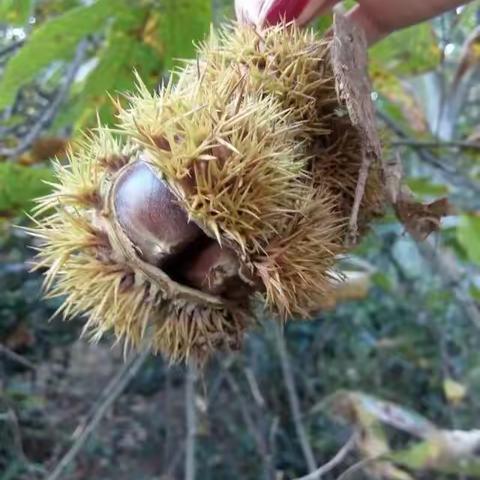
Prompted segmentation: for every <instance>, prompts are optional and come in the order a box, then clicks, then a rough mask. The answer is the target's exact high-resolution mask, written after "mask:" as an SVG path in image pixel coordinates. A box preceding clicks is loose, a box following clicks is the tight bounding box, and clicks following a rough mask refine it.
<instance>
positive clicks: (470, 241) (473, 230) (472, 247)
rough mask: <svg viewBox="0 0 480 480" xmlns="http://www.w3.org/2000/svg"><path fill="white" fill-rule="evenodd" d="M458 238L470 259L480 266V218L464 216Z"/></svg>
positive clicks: (461, 218)
mask: <svg viewBox="0 0 480 480" xmlns="http://www.w3.org/2000/svg"><path fill="white" fill-rule="evenodd" d="M457 238H458V241H459V242H460V245H462V247H463V248H464V249H465V251H466V253H467V255H468V258H469V259H470V260H471V261H472V262H475V263H477V264H479V265H480V216H477V215H462V216H461V217H460V224H459V226H458V229H457Z"/></svg>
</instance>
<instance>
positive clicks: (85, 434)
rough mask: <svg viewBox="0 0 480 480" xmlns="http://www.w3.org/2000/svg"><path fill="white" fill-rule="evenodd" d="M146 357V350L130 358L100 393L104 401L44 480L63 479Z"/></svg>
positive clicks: (147, 353) (147, 354) (147, 352)
mask: <svg viewBox="0 0 480 480" xmlns="http://www.w3.org/2000/svg"><path fill="white" fill-rule="evenodd" d="M148 356H149V351H148V350H144V351H142V352H141V353H139V354H136V355H134V356H132V357H131V358H130V360H129V361H128V362H127V363H126V364H125V365H124V366H123V367H122V368H121V370H120V371H119V372H118V374H117V375H116V376H115V377H114V378H113V379H112V380H111V382H110V383H109V384H108V385H107V387H106V388H105V390H104V391H103V392H102V396H104V401H103V402H102V403H101V404H100V405H99V406H98V409H97V411H96V412H95V415H94V416H93V417H92V419H91V420H90V421H89V422H88V423H87V424H85V425H84V426H83V427H82V428H81V431H79V430H78V429H77V430H76V432H77V435H78V436H77V438H76V440H75V442H74V444H73V445H72V446H71V447H70V449H69V450H68V451H67V453H66V454H65V455H64V456H63V457H62V459H61V460H60V462H59V463H58V464H57V466H56V467H55V469H54V470H53V471H52V473H50V475H49V476H48V477H47V478H46V480H59V479H60V478H65V477H62V475H63V472H64V470H65V469H66V468H67V467H68V465H69V464H70V463H71V462H72V461H73V460H74V459H75V457H76V456H77V455H78V453H79V452H80V451H81V449H82V448H83V446H84V445H85V442H86V441H87V440H88V438H89V437H90V435H91V434H92V433H93V432H94V431H95V429H96V428H97V426H98V424H99V423H100V421H101V420H102V418H103V416H104V415H105V413H106V412H107V410H108V409H109V408H110V407H111V406H112V405H113V403H114V402H115V401H116V400H117V398H118V397H119V396H120V394H121V393H122V392H123V390H124V389H125V388H126V386H127V385H128V384H129V383H130V381H131V380H132V378H133V377H134V376H135V375H136V374H137V372H138V371H139V370H140V368H141V366H142V365H143V364H144V362H145V360H146V359H147V358H148Z"/></svg>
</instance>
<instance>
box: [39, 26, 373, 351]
mask: <svg viewBox="0 0 480 480" xmlns="http://www.w3.org/2000/svg"><path fill="white" fill-rule="evenodd" d="M331 50H332V41H331V40H320V39H318V38H317V37H316V35H315V34H314V33H312V32H311V31H309V30H300V29H298V28H297V27H295V26H294V25H279V26H275V27H271V28H268V29H264V30H262V31H257V30H255V29H253V28H252V27H246V26H244V27H242V26H237V25H235V26H232V27H227V28H225V29H224V30H222V31H221V32H220V33H218V34H212V35H211V37H210V39H209V40H208V41H207V42H206V43H205V44H203V45H201V46H200V48H199V56H198V59H197V60H195V61H193V62H191V63H188V64H186V66H185V67H184V68H183V69H181V70H180V71H178V72H176V75H175V77H176V78H175V80H174V81H172V82H171V83H169V84H168V85H166V86H164V87H163V88H162V89H161V91H160V92H159V93H152V92H150V91H148V90H147V89H146V88H145V86H144V85H143V84H142V83H141V80H140V79H139V80H138V91H137V92H136V93H134V94H132V95H131V96H130V97H129V105H128V107H127V108H125V109H121V110H120V113H119V122H118V126H117V128H116V136H114V135H113V134H112V133H111V132H110V131H109V130H108V129H106V128H103V127H99V128H98V129H97V131H96V133H94V134H92V135H91V136H90V137H89V138H88V139H87V140H85V142H84V144H83V145H81V147H80V148H79V149H78V150H76V152H75V153H72V154H71V156H70V159H69V163H68V164H67V165H65V166H64V165H61V164H60V163H58V162H57V163H56V167H55V168H56V171H57V178H58V183H57V184H56V185H55V187H54V191H53V193H51V194H50V195H49V196H47V197H44V198H43V199H41V200H40V201H39V205H38V207H37V218H38V219H37V225H36V227H35V228H34V229H33V230H32V233H33V234H34V235H36V236H37V237H39V238H40V244H41V245H40V247H39V256H38V262H37V266H38V268H46V269H47V273H46V286H47V288H48V289H49V291H50V295H52V296H65V301H64V303H63V305H62V307H61V309H60V310H61V311H62V312H63V314H64V315H65V316H67V317H69V316H72V315H78V314H85V315H86V316H87V318H88V320H87V323H86V327H85V329H86V331H89V332H91V333H92V334H93V336H94V338H99V337H101V336H102V335H103V334H104V333H106V332H108V331H113V332H114V334H115V335H116V337H117V338H119V339H124V340H125V341H126V343H127V344H130V343H131V344H134V345H138V344H139V343H140V342H141V340H142V338H145V337H147V338H148V340H149V342H150V343H151V345H152V348H153V349H154V350H156V351H162V352H164V353H165V354H166V355H167V356H168V357H170V358H171V359H173V360H178V359H183V358H185V357H188V356H190V355H193V356H195V358H197V359H203V358H205V357H207V356H208V354H209V353H210V352H212V351H214V350H216V349H219V348H237V347H238V346H239V345H240V343H241V339H242V336H243V333H244V331H245V329H246V328H248V327H249V326H250V325H252V322H253V317H254V314H253V313H252V306H251V304H252V299H254V298H255V297H261V298H263V301H264V302H265V304H266V306H267V307H268V309H269V310H270V311H271V312H273V313H274V314H275V315H277V316H278V317H279V318H281V319H286V318H288V317H290V316H301V317H307V316H309V315H311V314H312V313H315V312H316V311H318V309H319V307H320V306H321V305H322V302H323V301H324V299H325V298H326V297H328V295H329V292H330V290H331V288H332V272H333V269H334V266H335V259H336V257H337V256H338V255H339V254H342V253H344V252H345V251H346V247H345V240H346V237H347V233H348V232H347V230H348V221H349V215H350V212H351V210H352V206H353V202H354V198H355V192H356V187H357V180H358V175H359V170H360V166H361V163H362V155H363V154H364V151H365V148H364V143H365V142H364V139H363V138H362V129H361V128H359V127H358V125H355V124H354V123H353V122H352V119H351V114H349V110H348V105H346V104H345V102H344V101H343V100H342V99H341V98H339V88H338V79H337V77H336V75H335V71H334V67H335V65H334V64H333V63H332V51H331ZM362 152H363V153H362ZM381 203H382V189H381V183H380V174H379V168H378V166H377V165H376V163H375V162H374V163H373V166H372V168H371V173H370V175H369V177H368V181H367V183H366V186H365V192H364V195H363V200H362V204H361V209H360V215H359V226H360V229H361V230H364V229H366V227H367V226H368V223H369V222H370V220H371V218H372V217H373V216H374V215H376V214H377V213H378V211H379V209H380V206H381ZM52 211H53V213H52Z"/></svg>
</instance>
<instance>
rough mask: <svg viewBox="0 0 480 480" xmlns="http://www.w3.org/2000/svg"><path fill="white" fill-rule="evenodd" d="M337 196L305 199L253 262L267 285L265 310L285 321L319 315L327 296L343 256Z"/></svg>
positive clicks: (341, 226) (342, 226)
mask: <svg viewBox="0 0 480 480" xmlns="http://www.w3.org/2000/svg"><path fill="white" fill-rule="evenodd" d="M335 200H336V199H335V197H334V196H331V195H328V194H324V195H318V196H317V197H313V196H312V197H310V198H307V199H305V203H304V206H303V209H302V211H301V212H299V213H296V214H294V215H289V216H288V221H286V222H285V228H284V229H283V231H282V232H280V235H279V236H278V237H277V239H275V240H274V241H272V242H271V243H270V244H269V246H268V248H267V251H266V254H265V255H263V256H260V257H258V258H257V259H256V260H255V267H256V271H257V274H258V275H259V277H260V278H261V279H262V281H263V283H264V285H265V294H264V300H265V303H266V305H267V307H268V308H269V309H270V310H271V311H273V312H274V313H277V314H278V315H279V316H280V318H282V319H283V320H287V318H289V317H291V316H300V317H303V318H308V317H309V316H311V315H312V314H315V313H317V312H318V311H319V310H320V308H321V305H322V303H323V302H324V300H325V298H326V297H328V295H329V294H330V293H331V289H332V272H333V269H334V267H335V262H336V258H337V256H338V255H340V254H341V253H343V252H344V247H343V245H342V242H341V241H339V240H341V239H342V236H343V229H344V227H345V225H344V223H343V222H342V221H341V220H339V219H338V218H337V217H336V215H335Z"/></svg>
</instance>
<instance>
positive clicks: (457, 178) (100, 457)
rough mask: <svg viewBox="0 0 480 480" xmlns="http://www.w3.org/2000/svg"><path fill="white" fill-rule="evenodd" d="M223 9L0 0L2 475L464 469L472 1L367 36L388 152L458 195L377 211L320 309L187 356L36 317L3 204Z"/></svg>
mask: <svg viewBox="0 0 480 480" xmlns="http://www.w3.org/2000/svg"><path fill="white" fill-rule="evenodd" d="M346 3H347V4H352V3H354V2H346ZM232 18H233V6H232V2H231V1H230V0H137V1H127V0H0V480H23V479H27V480H36V479H46V480H56V479H68V480H80V479H85V480H86V479H88V480H97V479H98V480H100V479H101V480H110V479H111V480H113V479H116V480H117V479H118V480H123V479H125V480H132V479H135V480H160V479H161V480H170V479H174V480H176V479H185V480H195V479H198V480H228V479H246V480H250V479H252V480H257V479H268V480H280V479H285V480H286V479H294V478H300V477H301V476H302V475H307V473H308V472H312V471H314V470H315V469H317V468H320V471H319V472H318V473H319V474H320V473H321V474H322V476H321V477H320V476H318V475H317V476H309V477H307V478H309V479H310V478H312V479H313V478H325V479H338V480H346V479H353V478H356V479H387V480H388V479H399V480H408V479H420V480H421V479H432V480H441V479H464V480H467V479H469V478H480V432H479V430H476V429H480V81H479V80H480V3H479V2H477V1H476V2H471V3H469V4H468V6H466V7H463V8H459V9H457V10H456V11H454V12H450V13H448V14H446V15H443V16H442V17H441V18H438V19H435V20H434V21H432V22H430V23H424V24H422V25H418V26H415V27H413V28H410V29H408V30H406V31H404V32H400V33H397V34H395V35H392V36H391V37H389V38H388V39H386V40H384V41H383V42H381V43H380V44H378V45H377V46H375V47H374V48H372V49H371V51H370V54H371V76H372V79H373V82H374V93H373V99H374V101H375V105H376V108H377V111H378V122H379V128H380V129H381V135H382V139H383V141H384V145H385V158H386V159H387V160H388V161H390V160H393V159H396V158H401V160H402V162H403V165H404V170H405V174H406V180H407V184H408V186H409V187H410V188H411V190H412V191H413V192H414V194H415V195H416V197H417V198H418V199H419V200H420V201H422V202H424V203H429V202H432V201H434V200H436V199H439V198H443V197H447V196H448V198H449V199H450V202H451V203H452V205H453V206H454V207H455V215H452V216H450V217H448V218H447V219H445V220H444V221H443V225H442V228H441V230H440V231H439V232H437V233H435V234H434V235H433V236H431V238H429V239H428V240H427V241H425V242H417V241H415V240H414V239H413V238H412V237H411V236H410V235H408V234H407V233H405V231H404V228H403V227H402V226H401V225H400V224H399V222H398V221H397V220H396V218H395V216H394V214H393V213H389V214H388V215H387V217H386V218H385V219H384V220H383V221H381V222H379V223H377V225H375V227H374V229H372V231H371V232H370V234H369V235H368V237H367V238H365V239H364V241H363V242H362V244H361V245H360V246H359V247H358V249H357V251H356V252H355V255H354V256H353V258H352V259H351V260H350V261H349V262H348V263H346V264H345V265H344V267H345V271H346V274H347V283H346V285H345V287H344V288H342V289H341V290H340V291H339V292H338V295H337V298H335V299H332V302H331V304H330V305H328V306H327V307H328V308H326V309H325V311H324V312H323V313H322V314H321V315H320V316H319V317H318V318H317V319H315V320H313V321H308V322H303V321H302V322H300V321H294V322H290V323H289V324H288V325H287V326H286V327H285V329H284V332H283V333H284V335H283V334H282V332H281V331H280V329H279V328H278V327H277V326H276V325H275V324H274V323H272V322H271V321H270V320H269V319H268V318H266V319H264V320H263V321H262V323H261V325H260V327H259V328H258V329H257V330H256V331H254V332H252V333H250V334H249V336H248V338H247V341H246V343H245V346H244V349H243V350H242V351H241V352H239V353H237V354H225V355H218V356H217V357H216V358H214V359H213V360H212V361H211V362H210V363H209V364H208V365H207V367H206V368H205V369H204V370H203V371H201V372H198V371H195V369H194V368H193V367H190V368H186V367H184V366H169V365H168V364H167V363H166V362H164V361H163V360H162V358H160V357H151V356H149V355H147V354H132V355H131V356H129V357H128V358H127V359H124V357H123V352H122V351H121V348H118V347H112V341H111V339H108V338H107V339H105V340H104V341H102V342H101V343H100V344H98V345H90V344H87V342H86V341H84V340H78V336H79V331H80V329H81V325H82V322H81V320H78V321H71V322H68V323H65V322H62V321H61V319H58V318H54V319H52V320H50V321H48V320H49V318H50V317H51V315H52V314H53V312H54V311H55V309H56V308H57V307H58V302H57V301H51V300H50V301H49V300H44V299H42V298H41V283H42V279H41V277H40V275H38V274H30V273H28V270H29V261H30V259H31V257H32V255H33V253H34V252H32V250H31V249H30V248H29V247H28V243H29V240H28V239H27V238H26V237H25V234H24V233H23V232H22V231H21V230H19V229H17V228H15V225H28V224H29V219H28V217H27V212H29V210H30V209H31V207H32V198H34V197H36V196H38V195H42V194H46V193H48V191H49V185H48V183H45V182H48V181H49V180H51V178H52V173H51V170H50V162H49V159H51V158H53V157H55V156H56V157H58V158H63V157H64V155H65V150H66V148H67V146H68V144H69V143H70V142H72V141H75V139H78V138H80V137H81V135H82V133H81V131H82V129H88V128H89V127H92V126H94V125H95V123H96V112H97V111H98V112H99V116H100V118H101V121H102V122H103V123H107V124H113V123H114V122H115V118H114V109H113V106H112V104H111V101H110V99H109V97H108V95H107V92H110V93H111V94H113V95H115V94H117V93H119V92H124V91H127V90H131V89H132V88H133V84H134V77H133V74H132V71H133V69H136V70H137V71H138V72H139V74H140V76H141V77H142V78H143V79H144V81H145V82H146V83H147V85H148V86H149V87H150V88H152V89H153V88H155V86H156V85H158V83H159V81H160V80H161V79H162V78H164V77H166V76H168V71H169V70H170V69H171V68H174V67H175V65H176V64H177V62H178V61H177V59H178V58H187V57H192V56H194V51H195V50H194V47H193V44H192V42H195V41H199V40H201V39H202V38H204V37H205V35H206V34H207V33H208V30H209V28H210V25H211V24H212V23H213V24H214V25H215V24H219V23H221V22H222V21H224V20H226V19H232ZM330 23H331V18H330V17H328V16H327V17H323V18H321V19H319V21H318V22H317V24H316V25H314V26H313V28H316V29H318V30H319V31H320V32H322V31H324V30H325V29H327V28H328V26H329V25H330Z"/></svg>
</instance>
